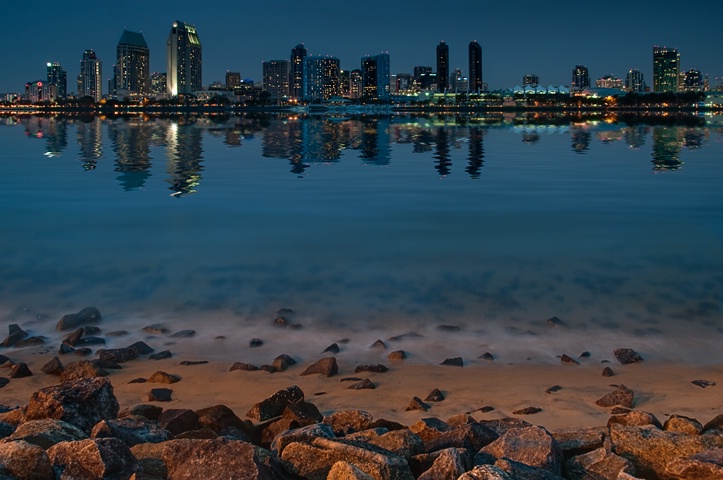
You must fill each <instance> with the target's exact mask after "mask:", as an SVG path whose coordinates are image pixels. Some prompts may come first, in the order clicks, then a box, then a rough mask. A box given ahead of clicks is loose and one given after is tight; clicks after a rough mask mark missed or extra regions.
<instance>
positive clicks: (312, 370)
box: [301, 357, 339, 377]
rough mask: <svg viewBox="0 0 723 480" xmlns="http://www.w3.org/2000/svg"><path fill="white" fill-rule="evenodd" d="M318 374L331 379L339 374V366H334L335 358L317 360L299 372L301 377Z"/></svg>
mask: <svg viewBox="0 0 723 480" xmlns="http://www.w3.org/2000/svg"><path fill="white" fill-rule="evenodd" d="M317 373H318V374H320V375H323V376H325V377H331V376H333V375H336V374H337V373H339V366H338V365H337V364H336V358H334V357H326V358H322V359H321V360H318V361H316V362H314V363H312V364H311V365H309V366H308V367H307V369H306V370H304V371H303V372H301V376H304V375H315V374H317Z"/></svg>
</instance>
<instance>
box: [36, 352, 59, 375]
mask: <svg viewBox="0 0 723 480" xmlns="http://www.w3.org/2000/svg"><path fill="white" fill-rule="evenodd" d="M40 371H41V372H43V373H45V374H46V375H58V376H60V374H61V373H63V364H62V363H61V361H60V359H59V358H58V357H53V359H52V360H50V361H49V362H48V363H46V364H45V365H43V368H41V369H40Z"/></svg>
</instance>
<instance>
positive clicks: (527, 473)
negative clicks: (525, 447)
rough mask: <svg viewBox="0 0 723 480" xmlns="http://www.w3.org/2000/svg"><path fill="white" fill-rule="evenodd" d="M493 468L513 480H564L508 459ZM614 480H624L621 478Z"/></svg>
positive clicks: (548, 472) (553, 474)
mask: <svg viewBox="0 0 723 480" xmlns="http://www.w3.org/2000/svg"><path fill="white" fill-rule="evenodd" d="M494 466H495V467H497V468H499V469H500V470H502V471H504V472H505V473H507V474H508V475H510V476H512V478H514V479H525V480H564V478H563V477H562V476H560V475H557V474H555V473H552V472H550V471H548V470H545V469H543V468H539V467H533V466H530V465H526V464H524V463H522V462H516V461H514V460H510V459H509V458H500V459H499V460H497V461H495V463H494ZM616 480H624V479H622V478H620V479H616Z"/></svg>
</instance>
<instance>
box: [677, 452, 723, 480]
mask: <svg viewBox="0 0 723 480" xmlns="http://www.w3.org/2000/svg"><path fill="white" fill-rule="evenodd" d="M665 474H666V475H667V478H675V479H679V480H703V479H711V480H712V479H720V478H723V448H714V449H710V450H704V451H702V452H700V453H696V454H695V455H691V456H690V457H679V458H676V459H673V460H671V461H670V462H668V464H667V465H666V466H665Z"/></svg>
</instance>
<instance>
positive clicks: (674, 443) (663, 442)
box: [610, 424, 716, 478]
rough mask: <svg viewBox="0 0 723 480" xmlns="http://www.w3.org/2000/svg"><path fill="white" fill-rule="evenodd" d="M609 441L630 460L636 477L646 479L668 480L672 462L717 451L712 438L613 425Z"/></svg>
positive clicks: (649, 427) (645, 427)
mask: <svg viewBox="0 0 723 480" xmlns="http://www.w3.org/2000/svg"><path fill="white" fill-rule="evenodd" d="M610 438H611V440H612V443H613V446H614V448H615V452H616V453H617V454H618V455H620V456H622V457H624V458H627V459H628V460H630V461H631V462H632V463H633V465H634V466H635V471H636V472H637V473H636V475H638V476H640V477H643V478H669V477H668V476H667V475H666V473H665V469H666V466H667V465H668V463H669V462H671V461H672V460H675V459H676V458H685V457H690V456H692V455H695V454H697V453H701V452H703V451H704V450H708V449H710V448H715V447H716V445H715V440H714V439H713V438H709V437H706V436H704V435H695V436H693V435H684V434H681V433H675V432H664V431H662V430H659V429H658V428H657V427H655V426H653V425H645V426H642V427H636V426H629V425H621V424H613V425H611V426H610Z"/></svg>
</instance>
